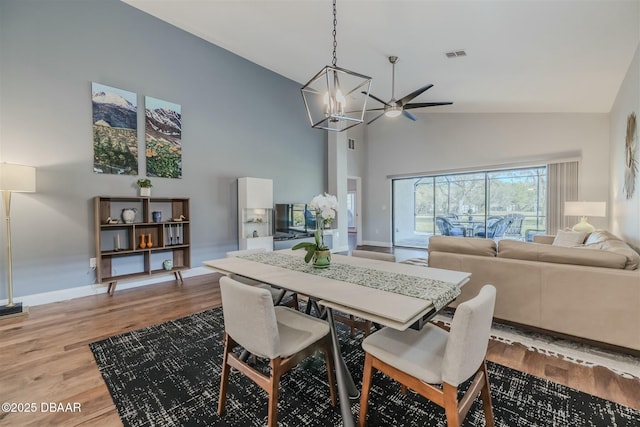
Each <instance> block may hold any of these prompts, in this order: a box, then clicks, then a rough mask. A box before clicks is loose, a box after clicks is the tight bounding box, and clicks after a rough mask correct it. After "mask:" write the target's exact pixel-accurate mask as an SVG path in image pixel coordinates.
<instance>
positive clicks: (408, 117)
mask: <svg viewBox="0 0 640 427" xmlns="http://www.w3.org/2000/svg"><path fill="white" fill-rule="evenodd" d="M402 115H403V116H405V117H406V118H407V119H409V120H413V121H414V122H415V121H416V120H418V119H417V118H416V116H414V115H413V114H411V113H410V112H408V111H405V110H402Z"/></svg>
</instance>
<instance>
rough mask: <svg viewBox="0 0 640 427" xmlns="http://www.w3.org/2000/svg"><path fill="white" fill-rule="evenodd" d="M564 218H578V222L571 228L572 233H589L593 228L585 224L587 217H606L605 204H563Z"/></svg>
mask: <svg viewBox="0 0 640 427" xmlns="http://www.w3.org/2000/svg"><path fill="white" fill-rule="evenodd" d="M564 215H565V216H579V217H581V218H580V222H579V223H577V224H576V225H574V226H573V228H572V229H571V230H572V231H585V232H587V233H591V232H593V231H595V229H596V228H595V227H594V226H593V225H591V224H589V223H588V222H587V217H589V216H607V202H564Z"/></svg>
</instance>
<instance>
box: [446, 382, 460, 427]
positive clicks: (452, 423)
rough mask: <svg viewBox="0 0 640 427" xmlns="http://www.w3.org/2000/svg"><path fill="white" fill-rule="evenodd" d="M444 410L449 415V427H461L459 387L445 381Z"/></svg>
mask: <svg viewBox="0 0 640 427" xmlns="http://www.w3.org/2000/svg"><path fill="white" fill-rule="evenodd" d="M442 392H443V394H444V412H445V414H446V416H447V426H448V427H460V414H459V413H458V388H457V387H454V386H452V385H451V384H447V383H443V384H442Z"/></svg>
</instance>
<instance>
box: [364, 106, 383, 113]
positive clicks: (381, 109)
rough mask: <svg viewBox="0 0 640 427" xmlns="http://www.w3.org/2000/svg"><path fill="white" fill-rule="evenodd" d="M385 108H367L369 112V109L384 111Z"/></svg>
mask: <svg viewBox="0 0 640 427" xmlns="http://www.w3.org/2000/svg"><path fill="white" fill-rule="evenodd" d="M384 110H385V108H384V107H382V108H370V109H368V110H367V112H369V111H384Z"/></svg>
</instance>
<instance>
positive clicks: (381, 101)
mask: <svg viewBox="0 0 640 427" xmlns="http://www.w3.org/2000/svg"><path fill="white" fill-rule="evenodd" d="M362 94H363V95H366V94H367V92H362ZM369 98H373V99H375V100H376V101H378V102H379V103H381V104H384V105H389V104H387V103H386V102H384V101H383V100H382V99H380V98H378V97H377V96H375V95H374V94H372V93H370V94H369Z"/></svg>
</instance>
